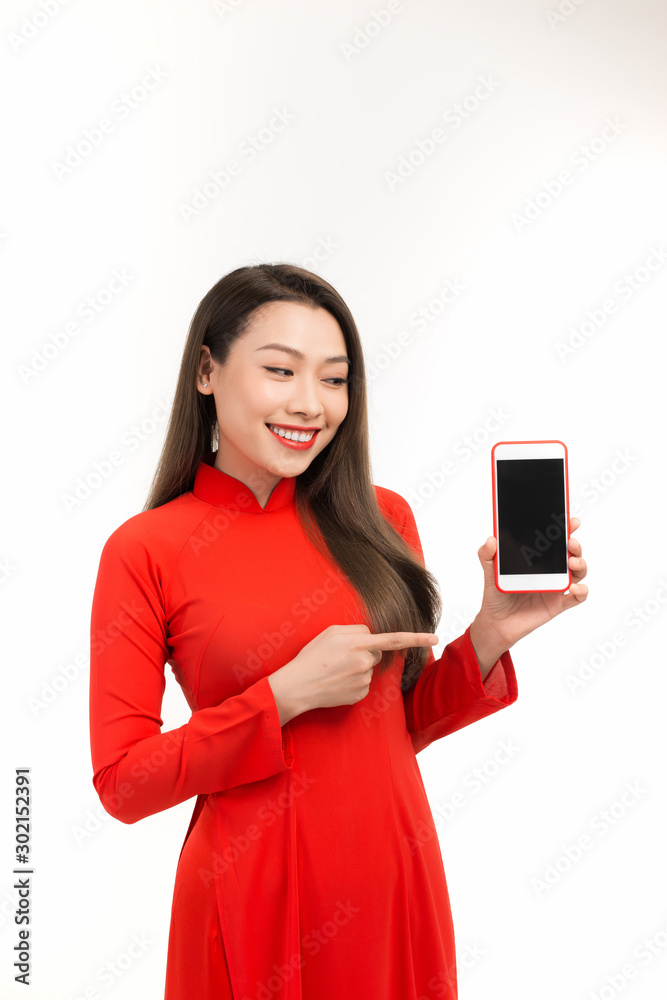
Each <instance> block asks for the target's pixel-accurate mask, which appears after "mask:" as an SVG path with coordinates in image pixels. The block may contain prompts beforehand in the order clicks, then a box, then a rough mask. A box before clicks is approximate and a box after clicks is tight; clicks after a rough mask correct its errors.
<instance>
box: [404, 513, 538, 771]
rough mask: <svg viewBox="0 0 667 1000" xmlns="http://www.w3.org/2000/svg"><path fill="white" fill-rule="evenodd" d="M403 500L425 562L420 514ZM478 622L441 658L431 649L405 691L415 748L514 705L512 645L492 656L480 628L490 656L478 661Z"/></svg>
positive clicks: (408, 537)
mask: <svg viewBox="0 0 667 1000" xmlns="http://www.w3.org/2000/svg"><path fill="white" fill-rule="evenodd" d="M403 504H404V511H403V516H404V518H405V520H404V523H403V525H402V526H401V527H398V528H397V530H399V531H400V533H401V535H402V536H403V538H404V539H405V541H406V542H407V543H408V545H409V546H410V547H411V548H412V550H413V551H414V552H415V554H416V555H417V557H418V559H419V561H420V562H421V564H422V565H425V563H424V553H423V551H422V546H421V541H420V539H419V533H418V531H417V524H416V521H415V516H414V514H413V512H412V508H411V507H410V505H409V504H408V503H407V501H405V500H404V501H403ZM475 624H476V623H473V624H472V625H470V626H468V628H467V629H466V631H465V632H464V634H463V635H462V636H460V637H459V638H458V639H455V640H454V641H453V642H450V643H449V644H448V645H447V646H445V649H444V650H443V653H442V656H440V657H439V659H437V660H436V658H435V654H434V653H433V650H432V649H431V650H429V654H428V658H427V661H426V666H425V667H424V670H423V671H422V673H421V674H420V675H419V677H418V678H417V681H416V682H415V684H413V686H412V687H411V688H410V689H409V690H408V691H405V692H404V693H403V702H404V705H405V719H406V724H407V728H408V732H409V733H410V738H411V740H412V745H413V747H414V750H415V753H419V751H420V750H423V749H424V748H425V747H427V746H428V745H429V744H430V743H432V742H433V741H434V740H438V739H441V738H442V737H443V736H447V735H448V734H449V733H453V732H456V730H457V729H463V727H464V726H468V725H470V723H472V722H476V721H477V720H478V719H483V718H485V716H487V715H491V714H492V713H493V712H497V711H499V710H500V709H501V708H505V707H506V706H507V705H511V704H512V703H513V702H514V701H516V699H517V697H518V687H517V680H516V674H515V672H514V665H513V663H512V659H511V657H510V654H509V651H504V652H502V654H501V655H499V656H498V658H497V659H495V661H493V662H491V661H492V659H493V656H494V651H492V652H491V653H487V650H486V648H485V647H484V646H483V643H484V638H485V637H484V635H483V633H481V631H480V632H477V633H475V635H474V638H475V642H476V643H478V649H479V652H480V656H481V657H486V659H482V662H481V664H480V661H478V659H477V655H476V652H475V647H474V646H473V642H472V638H471V629H473V626H475ZM473 631H474V629H473ZM482 671H483V673H482Z"/></svg>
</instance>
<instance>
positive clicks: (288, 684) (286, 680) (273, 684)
mask: <svg viewBox="0 0 667 1000" xmlns="http://www.w3.org/2000/svg"><path fill="white" fill-rule="evenodd" d="M288 666H289V664H285V666H283V667H279V668H278V670H275V671H274V672H273V673H272V674H269V686H270V688H271V690H272V692H273V697H274V699H275V702H276V707H277V709H278V715H279V716H280V725H281V727H282V726H284V725H285V723H287V722H289V721H290V719H293V718H295V716H297V715H301V713H302V712H307V711H308V709H309V706H308V705H307V704H306V703H305V701H304V699H303V698H300V697H298V695H297V694H296V692H295V690H294V684H293V682H292V678H291V673H290V671H289V670H288V669H287V668H288Z"/></svg>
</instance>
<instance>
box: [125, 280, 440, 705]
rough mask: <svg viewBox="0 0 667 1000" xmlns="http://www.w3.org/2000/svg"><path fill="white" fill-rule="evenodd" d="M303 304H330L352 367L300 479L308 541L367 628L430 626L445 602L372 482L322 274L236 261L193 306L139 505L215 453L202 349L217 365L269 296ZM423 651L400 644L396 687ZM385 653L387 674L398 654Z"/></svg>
mask: <svg viewBox="0 0 667 1000" xmlns="http://www.w3.org/2000/svg"><path fill="white" fill-rule="evenodd" d="M273 301H282V302H299V303H304V304H307V305H310V306H312V307H320V308H323V309H326V310H327V311H328V312H329V313H330V314H331V315H332V316H333V317H334V319H335V320H336V321H337V322H338V324H339V326H340V328H341V331H342V333H343V336H344V338H345V345H346V350H347V355H348V357H349V358H350V361H351V364H350V368H349V372H348V376H349V378H350V382H349V384H348V410H347V414H346V416H345V419H344V420H343V421H342V423H341V424H340V426H339V428H338V430H337V432H336V435H335V437H334V438H333V439H332V440H331V441H330V442H329V444H328V445H327V446H326V448H324V449H323V451H321V452H320V453H319V454H318V455H316V456H315V458H314V459H313V461H312V462H311V464H310V465H309V466H308V468H307V469H306V470H305V471H304V472H302V473H301V474H300V475H299V476H297V477H296V484H295V502H296V506H297V511H298V516H299V518H300V520H301V523H302V524H303V527H304V529H305V531H306V532H307V533H308V536H309V538H310V539H311V540H312V542H313V544H314V545H315V546H316V547H317V548H318V549H319V550H320V551H321V552H322V553H323V554H324V555H325V556H327V557H328V558H329V559H332V560H333V561H334V563H336V564H337V565H338V567H339V568H340V569H341V570H342V572H343V574H344V575H345V576H346V577H347V579H348V580H349V581H350V583H351V584H352V586H353V587H354V588H355V591H356V593H357V595H358V597H360V598H361V604H362V606H363V607H364V609H365V611H366V614H367V616H368V621H369V623H370V627H371V631H372V632H374V633H375V632H395V631H406V632H435V629H436V627H437V624H438V622H439V620H440V615H441V613H442V601H441V599H440V594H439V591H438V585H437V581H436V580H435V577H434V576H433V575H432V574H431V573H430V572H429V571H428V570H427V569H426V568H425V566H424V565H422V563H421V562H420V561H419V559H417V558H415V554H414V552H413V550H412V549H411V548H409V546H408V545H407V544H406V542H405V541H404V540H403V538H402V536H401V535H400V534H399V533H398V532H397V531H396V530H395V529H394V528H393V527H392V526H391V525H390V524H389V522H388V521H387V520H386V519H385V517H384V516H383V514H382V511H381V510H380V508H379V506H378V502H377V499H376V494H375V489H374V487H373V483H372V480H371V466H370V458H369V445H368V415H367V408H366V375H365V368H364V357H363V351H362V346H361V339H360V337H359V332H358V330H357V327H356V324H355V322H354V319H353V318H352V314H351V313H350V310H349V309H348V307H347V305H346V304H345V302H344V301H343V299H342V298H341V296H340V295H339V294H338V292H337V291H336V290H335V289H334V288H333V287H332V286H331V285H330V284H329V283H328V282H327V281H325V279H324V278H322V277H320V276H319V275H317V274H313V273H312V272H311V271H307V270H305V269H304V268H302V267H298V266H296V265H294V264H289V263H276V264H268V263H263V264H254V265H249V266H246V267H239V268H237V269H236V270H234V271H231V272H230V273H229V274H227V275H225V276H224V277H223V278H221V279H220V281H218V282H217V283H216V284H215V285H214V286H213V287H212V288H211V289H210V291H209V292H207V293H206V295H205V296H204V298H203V299H202V300H201V302H200V303H199V306H198V307H197V309H196V310H195V313H194V316H193V317H192V320H191V323H190V329H189V332H188V338H187V342H186V344H185V349H184V352H183V359H182V362H181V368H180V372H179V376H178V384H177V386H176V393H175V396H174V403H173V407H172V411H171V415H170V418H169V424H168V426H167V433H166V437H165V442H164V445H163V448H162V452H161V455H160V459H159V462H158V466H157V470H156V473H155V476H154V478H153V482H152V485H151V489H150V493H149V496H148V500H147V502H146V506H145V507H144V510H151V509H152V508H154V507H159V506H161V505H162V504H165V503H167V502H169V501H170V500H173V499H175V498H176V497H178V496H180V495H181V494H182V493H185V492H188V491H189V490H191V489H192V488H193V486H194V478H195V473H196V471H197V468H198V466H199V463H200V462H201V461H202V459H203V457H204V455H205V454H206V453H207V452H210V451H215V449H216V447H217V443H218V423H217V416H216V409H215V400H214V398H213V396H212V395H204V394H202V393H200V392H198V390H197V387H196V386H197V370H198V366H199V361H200V353H201V347H202V345H206V346H207V347H208V348H209V350H210V352H211V356H212V358H213V360H214V361H216V362H217V363H218V364H221V365H223V364H224V363H225V361H226V360H227V357H228V355H229V352H230V349H231V347H232V345H233V344H234V342H235V341H236V340H237V339H238V338H239V337H240V336H241V335H242V334H243V332H244V331H245V330H246V328H247V326H248V323H249V321H250V317H251V315H252V313H253V311H254V310H255V309H257V308H258V307H259V306H262V305H264V304H265V303H267V302H273ZM428 651H429V647H418V646H414V647H410V648H409V649H407V650H405V663H404V669H403V675H402V682H401V684H402V688H403V690H407V689H408V688H409V687H410V686H411V685H412V684H413V683H414V681H415V680H416V679H417V677H418V676H419V674H420V673H421V672H422V670H423V669H424V665H425V663H426V659H427V656H428ZM402 652H403V651H401V650H399V651H389V650H385V651H384V652H383V654H382V659H381V660H380V661H379V662H378V663H377V664H376V666H377V668H378V669H379V670H381V671H382V670H386V669H389V667H390V666H391V665H392V663H394V662H395V659H394V658H395V657H396V656H400V655H402Z"/></svg>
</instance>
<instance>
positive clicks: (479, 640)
mask: <svg viewBox="0 0 667 1000" xmlns="http://www.w3.org/2000/svg"><path fill="white" fill-rule="evenodd" d="M470 641H471V643H472V648H473V650H474V651H475V656H476V657H477V662H478V664H479V669H480V673H481V675H482V680H484V678H485V677H486V675H487V674H488V673H490V671H491V669H492V668H493V667H494V666H495V664H496V663H497V662H498V660H499V659H500V657H501V656H502V655H503V653H504V652H506V651H507V650H508V649H509V646H508V645H507V643H505V642H504V641H503V640H502V639H501V638H500V637H499V636H498V635H497V634H496V633H495V631H494V630H493V629H492V628H491V627H490V626H489V625H488V624H487V623H486V622H484V620H483V619H481V618H480V616H479V615H476V616H475V618H474V620H473V621H472V622H471V624H470Z"/></svg>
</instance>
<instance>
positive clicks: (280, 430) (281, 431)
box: [269, 424, 315, 441]
mask: <svg viewBox="0 0 667 1000" xmlns="http://www.w3.org/2000/svg"><path fill="white" fill-rule="evenodd" d="M269 427H270V428H271V430H272V431H273V432H274V434H277V435H278V437H284V438H287V440H288V441H310V439H311V438H312V436H313V434H314V433H315V431H286V430H285V428H284V427H276V426H275V425H274V424H269Z"/></svg>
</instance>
